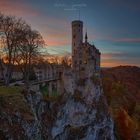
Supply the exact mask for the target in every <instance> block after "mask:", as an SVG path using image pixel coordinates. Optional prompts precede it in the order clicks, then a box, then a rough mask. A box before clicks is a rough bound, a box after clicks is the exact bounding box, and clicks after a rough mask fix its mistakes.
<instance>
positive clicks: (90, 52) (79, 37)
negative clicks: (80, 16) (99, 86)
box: [72, 20, 101, 79]
mask: <svg viewBox="0 0 140 140" xmlns="http://www.w3.org/2000/svg"><path fill="white" fill-rule="evenodd" d="M100 55H101V53H100V52H99V50H98V49H96V47H95V46H94V45H91V44H90V43H89V42H88V37H87V32H86V34H85V41H84V42H83V22H82V21H80V20H75V21H73V22H72V70H73V72H74V73H75V76H76V78H78V79H79V78H80V79H85V78H88V77H90V76H91V74H92V73H93V72H99V71H100Z"/></svg>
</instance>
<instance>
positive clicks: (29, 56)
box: [16, 28, 44, 86]
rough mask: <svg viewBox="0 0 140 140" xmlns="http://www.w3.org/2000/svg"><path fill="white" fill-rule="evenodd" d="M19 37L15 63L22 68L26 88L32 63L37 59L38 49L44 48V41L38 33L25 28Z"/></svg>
mask: <svg viewBox="0 0 140 140" xmlns="http://www.w3.org/2000/svg"><path fill="white" fill-rule="evenodd" d="M23 34H24V36H23ZM21 35H22V37H21V38H22V39H20V41H19V44H18V51H17V57H16V61H17V62H18V63H19V64H20V65H21V66H22V67H21V68H22V72H23V75H24V80H25V83H26V86H28V85H29V76H30V73H31V69H32V68H31V66H32V61H33V59H36V58H37V57H38V55H39V53H40V48H41V47H43V46H44V40H43V38H42V36H41V34H40V33H39V32H38V31H34V30H31V28H26V29H25V30H24V31H23V33H22V34H21Z"/></svg>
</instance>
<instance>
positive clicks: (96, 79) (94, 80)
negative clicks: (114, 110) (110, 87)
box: [91, 74, 100, 85]
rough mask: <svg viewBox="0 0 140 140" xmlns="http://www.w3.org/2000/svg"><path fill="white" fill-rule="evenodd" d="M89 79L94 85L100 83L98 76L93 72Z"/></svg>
mask: <svg viewBox="0 0 140 140" xmlns="http://www.w3.org/2000/svg"><path fill="white" fill-rule="evenodd" d="M91 80H92V82H93V83H94V84H95V85H99V84H100V78H99V76H98V75H97V74H93V75H92V76H91Z"/></svg>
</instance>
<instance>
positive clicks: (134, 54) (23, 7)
mask: <svg viewBox="0 0 140 140" xmlns="http://www.w3.org/2000/svg"><path fill="white" fill-rule="evenodd" d="M138 5H140V2H139V1H138V0H136V1H135V2H132V1H131V0H128V2H127V3H126V2H125V1H122V0H112V1H110V0H106V1H105V0H103V1H102V3H101V2H98V1H97V0H89V1H88V2H87V1H86V0H82V1H81V0H77V1H74V0H72V1H71V2H70V1H68V0H65V1H64V0H60V1H59V0H54V1H51V0H48V1H47V2H46V1H45V0H40V1H37V0H30V1H27V0H24V1H23V0H20V1H19V0H1V1H0V9H1V12H3V13H5V14H8V15H9V14H10V15H15V16H17V17H22V18H23V19H25V20H26V21H27V23H29V24H31V26H32V27H33V28H34V29H36V30H38V31H39V32H40V33H41V34H42V35H43V37H44V40H45V41H46V44H47V49H45V50H47V51H48V52H49V53H51V54H58V55H67V54H68V55H69V54H70V53H71V21H72V20H75V19H77V18H79V17H78V10H79V9H80V11H81V17H80V19H81V20H82V21H83V22H84V33H85V30H87V31H88V38H89V42H90V43H91V44H93V43H94V44H95V46H96V47H97V48H98V49H99V50H100V52H101V53H102V56H101V58H102V61H101V66H103V67H112V66H118V65H136V66H140V63H139V61H140V55H139V54H140V26H139V23H140V18H139V14H140V7H139V6H138Z"/></svg>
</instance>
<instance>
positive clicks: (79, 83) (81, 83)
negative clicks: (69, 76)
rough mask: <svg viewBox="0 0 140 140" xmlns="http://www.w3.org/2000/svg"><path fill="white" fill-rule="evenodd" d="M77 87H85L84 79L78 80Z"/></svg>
mask: <svg viewBox="0 0 140 140" xmlns="http://www.w3.org/2000/svg"><path fill="white" fill-rule="evenodd" d="M77 85H79V86H85V79H79V80H78V81H77Z"/></svg>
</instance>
